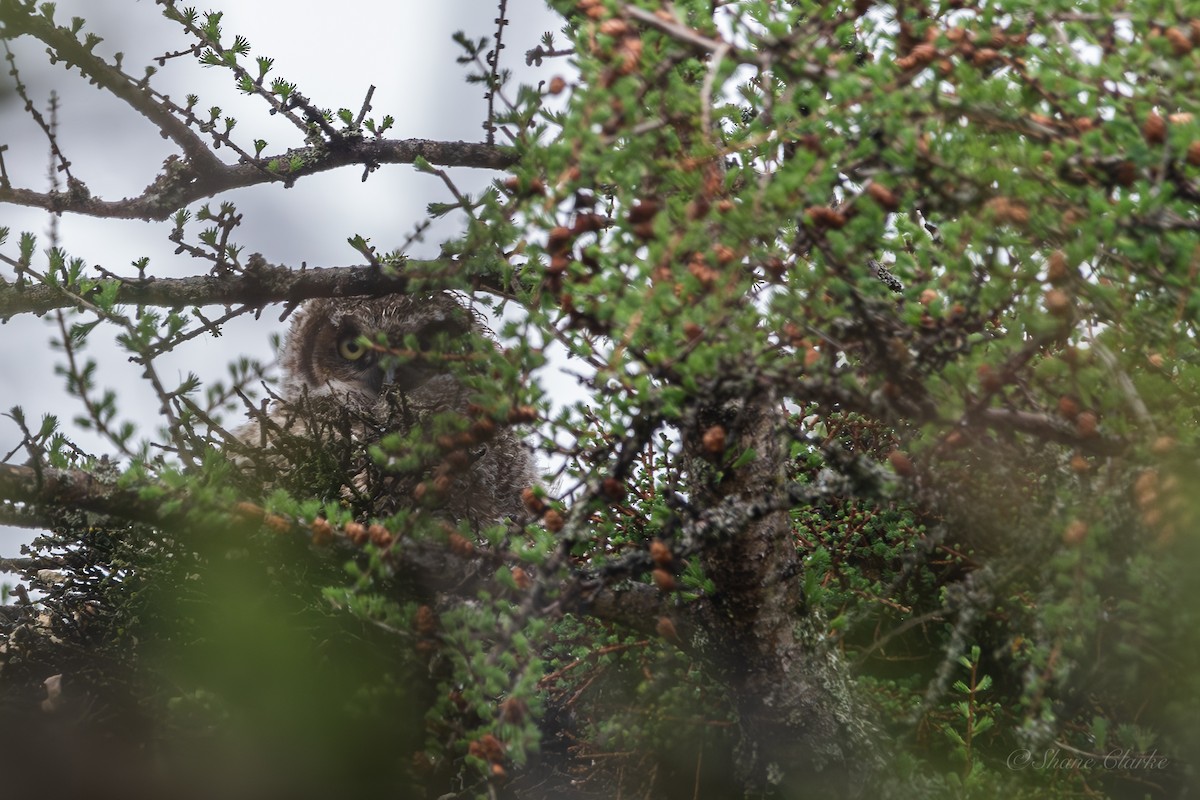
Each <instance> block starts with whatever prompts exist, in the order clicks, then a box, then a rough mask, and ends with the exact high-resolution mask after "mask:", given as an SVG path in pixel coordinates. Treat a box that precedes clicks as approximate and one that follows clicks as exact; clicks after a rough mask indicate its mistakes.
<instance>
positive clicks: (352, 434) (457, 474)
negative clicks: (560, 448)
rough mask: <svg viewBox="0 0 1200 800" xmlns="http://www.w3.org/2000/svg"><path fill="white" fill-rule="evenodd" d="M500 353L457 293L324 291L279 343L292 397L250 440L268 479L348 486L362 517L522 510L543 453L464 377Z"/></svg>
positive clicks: (346, 496)
mask: <svg viewBox="0 0 1200 800" xmlns="http://www.w3.org/2000/svg"><path fill="white" fill-rule="evenodd" d="M494 350H495V345H494V343H493V342H492V341H491V339H490V338H488V334H487V330H486V328H484V327H483V325H482V324H481V322H480V321H479V319H478V318H477V317H476V315H474V314H473V313H472V312H471V311H469V310H468V309H466V308H464V307H463V305H462V304H461V303H459V302H458V300H456V299H455V298H454V297H453V296H451V295H449V294H447V293H435V294H429V295H390V296H386V297H378V298H322V299H318V300H311V301H309V302H308V303H307V304H306V305H305V306H304V307H303V308H302V309H301V310H300V311H299V312H298V313H297V314H296V316H295V317H294V318H293V321H292V326H291V329H290V330H289V332H288V335H287V338H286V340H285V342H284V346H283V350H282V352H281V354H280V366H281V367H282V369H283V382H282V389H281V394H280V398H279V400H278V401H277V402H276V403H275V404H274V405H273V406H272V407H271V409H270V410H269V412H268V413H267V414H266V415H263V414H257V415H254V416H255V418H254V420H253V421H252V422H251V423H249V424H248V425H246V426H244V427H243V428H242V429H241V430H239V431H238V433H237V435H238V438H239V439H241V440H242V441H243V442H245V443H247V444H250V445H254V446H255V448H256V449H257V451H258V453H259V454H260V455H259V456H256V457H253V458H251V459H249V461H251V462H252V466H253V471H254V472H255V473H256V474H257V475H258V477H259V478H260V479H262V480H263V481H264V482H265V483H267V484H268V485H270V486H279V487H282V488H285V489H287V490H289V491H291V492H292V493H293V494H296V495H303V494H313V493H316V494H325V495H326V496H327V497H329V496H334V497H339V498H340V499H341V500H342V501H343V502H345V503H347V504H349V505H350V506H351V507H352V508H353V509H354V510H355V512H356V514H357V515H358V516H382V515H386V514H391V513H395V512H397V511H401V510H404V509H407V508H416V507H422V508H427V509H430V510H432V511H434V512H435V513H436V514H438V515H439V516H441V517H443V518H450V519H452V520H455V521H458V520H467V521H469V522H470V523H471V524H472V525H473V526H475V527H479V526H481V525H488V524H491V523H494V522H497V521H500V520H502V519H503V518H505V517H508V516H515V515H517V514H519V513H520V511H521V502H520V494H521V490H522V489H523V488H525V487H527V486H529V485H530V484H531V483H532V482H533V480H534V469H533V460H532V457H531V455H530V453H529V451H528V449H527V448H526V447H525V445H524V444H523V443H522V442H521V441H520V440H519V439H518V438H517V437H516V435H515V434H514V433H513V431H511V430H510V429H508V428H507V427H504V426H497V425H495V424H494V423H493V421H491V420H490V419H483V418H481V417H480V416H479V412H478V410H477V409H476V410H475V414H474V415H473V414H472V413H471V409H469V406H470V400H471V392H470V391H469V390H468V389H467V387H466V386H465V385H464V378H465V377H466V376H468V375H470V374H472V373H473V372H474V373H475V374H479V371H480V368H482V367H485V366H486V363H487V356H488V355H489V353H490V352H494ZM372 451H374V452H372Z"/></svg>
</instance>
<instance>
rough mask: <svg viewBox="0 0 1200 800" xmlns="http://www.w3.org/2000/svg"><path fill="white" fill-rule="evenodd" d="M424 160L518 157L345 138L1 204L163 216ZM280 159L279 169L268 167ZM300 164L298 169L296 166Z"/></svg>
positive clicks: (181, 164)
mask: <svg viewBox="0 0 1200 800" xmlns="http://www.w3.org/2000/svg"><path fill="white" fill-rule="evenodd" d="M418 158H423V159H425V160H426V161H428V162H429V163H431V164H437V165H441V166H448V167H477V168H481V169H495V170H500V169H504V168H505V167H508V166H509V165H511V164H512V163H514V162H515V161H516V156H515V155H514V154H513V152H512V151H511V150H508V149H506V148H502V147H498V146H493V145H486V144H478V143H473V142H436V141H430V140H428V139H403V140H400V139H358V140H345V141H343V142H339V143H338V145H337V146H336V147H334V146H330V145H320V146H312V147H304V148H299V149H296V150H289V151H288V152H286V153H284V154H282V155H278V156H270V157H263V158H259V159H256V160H254V161H251V162H245V163H241V164H233V165H225V164H222V163H221V162H220V161H216V160H212V159H206V160H205V161H204V164H203V166H199V167H198V166H196V164H194V163H193V162H191V161H181V160H178V159H169V160H168V161H167V164H166V166H165V168H164V169H163V171H162V173H160V174H159V176H158V177H157V178H155V179H154V182H153V183H151V184H150V185H149V186H147V187H146V189H145V190H144V191H143V192H142V193H141V194H140V195H138V196H137V197H128V198H125V199H123V200H101V199H100V198H97V197H92V196H91V195H90V194H89V193H88V192H87V191H86V190H82V191H81V190H75V191H70V192H35V191H31V190H29V189H18V188H13V187H7V186H0V202H2V203H14V204H16V205H22V206H31V207H34V208H43V209H45V210H47V211H53V212H55V213H61V212H63V211H71V212H74V213H77V214H86V215H88V216H93V217H108V218H113V219H145V220H163V219H166V218H167V217H168V216H170V215H171V214H172V213H173V212H175V211H178V210H179V209H181V208H183V207H185V206H187V205H188V204H189V203H192V202H195V201H196V200H202V199H204V198H206V197H212V196H214V195H217V194H220V193H221V192H226V191H229V190H230V189H241V188H244V187H247V186H256V185H258V184H260V183H268V182H272V181H279V182H282V183H284V184H286V185H291V184H292V183H293V182H295V180H296V179H297V178H301V177H304V176H306V175H313V174H315V173H318V172H326V171H328V170H331V169H338V168H340V167H345V166H350V165H352V164H359V165H365V166H377V165H379V164H411V163H413V162H414V161H416V160H417V159H418ZM272 162H274V163H275V164H276V165H277V170H276V171H274V172H272V171H270V170H269V169H268V167H269V166H270V165H271V164H272ZM293 162H295V163H296V164H297V166H296V168H295V169H292V168H291V167H290V165H291V164H292V163H293Z"/></svg>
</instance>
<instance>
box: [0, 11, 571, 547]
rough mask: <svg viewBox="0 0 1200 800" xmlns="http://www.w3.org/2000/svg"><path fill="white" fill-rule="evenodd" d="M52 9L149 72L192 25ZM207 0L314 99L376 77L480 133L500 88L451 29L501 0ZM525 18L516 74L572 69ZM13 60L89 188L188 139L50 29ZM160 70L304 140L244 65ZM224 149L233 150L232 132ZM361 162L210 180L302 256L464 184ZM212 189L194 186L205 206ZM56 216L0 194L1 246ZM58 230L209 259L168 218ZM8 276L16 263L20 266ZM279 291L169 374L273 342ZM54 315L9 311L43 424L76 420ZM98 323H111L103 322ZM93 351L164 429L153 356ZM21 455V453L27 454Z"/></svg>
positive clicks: (3, 543) (19, 151)
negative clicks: (64, 46)
mask: <svg viewBox="0 0 1200 800" xmlns="http://www.w3.org/2000/svg"><path fill="white" fill-rule="evenodd" d="M56 5H57V11H56V14H55V19H56V21H57V22H58V23H59V24H67V22H68V20H70V18H71V17H73V16H81V17H84V18H85V19H86V20H87V24H86V26H85V28H84V30H85V32H86V31H90V32H93V33H96V34H97V35H99V36H102V37H103V39H104V41H103V42H102V43H101V44H100V45H98V47H97V49H96V52H97V53H98V54H100V55H104V56H111V55H112V54H113V53H115V52H123V53H124V54H125V55H124V62H123V63H124V67H125V69H126V71H127V72H130V73H133V74H140V71H141V69H142V66H143V65H146V64H150V63H152V61H153V58H154V57H156V56H158V55H160V54H162V53H164V52H168V51H172V50H181V49H184V48H186V47H187V46H188V45H189V44H190V41H189V40H188V39H187V37H186V36H185V35H184V34H183V32H182V31H181V30H180V29H179V27H178V26H177V25H175V24H174V23H171V22H170V21H168V20H166V19H165V18H164V17H163V16H162V13H161V6H158V5H156V4H155V3H153V2H151V0H103V2H96V0H60V2H58V3H57V4H56ZM196 5H197V8H198V9H199V10H218V11H223V12H224V15H225V16H224V19H223V21H222V26H223V30H224V33H225V35H226V37H227V40H231V39H232V36H233V34H235V33H236V34H241V35H242V36H245V37H246V38H247V39H249V41H250V45H251V48H252V49H251V55H252V56H256V55H265V56H270V57H272V58H274V59H275V67H274V70H273V72H272V75H274V76H279V77H282V78H284V79H286V80H288V81H291V82H294V83H296V84H297V86H298V89H299V91H300V92H302V93H303V94H305V95H306V96H307V97H309V98H310V99H311V100H312V101H313V102H314V103H315V104H316V105H317V106H321V107H329V108H333V109H337V108H340V107H347V108H351V109H353V110H354V111H355V112H357V110H358V108H359V107H360V105H361V103H362V99H363V97H364V95H365V94H366V91H367V89H368V87H369V86H370V85H372V84H374V85H375V87H376V90H375V95H374V98H373V101H372V105H373V108H374V110H373V112H372V116H374V117H375V118H376V119H381V118H382V117H383V116H384V115H385V114H391V115H392V116H394V117H395V118H396V125H395V127H394V128H393V130H392V131H389V135H390V136H395V137H397V138H413V137H416V138H428V139H443V140H458V139H462V140H468V141H479V140H481V138H482V136H483V130H482V128H481V123H482V121H483V119H484V117H485V111H486V105H485V101H484V99H483V96H482V89H481V87H480V86H478V85H468V84H467V83H466V82H465V80H464V78H465V75H466V70H465V69H464V68H463V67H462V66H460V65H458V64H456V63H455V58H456V57H457V56H458V55H459V54H460V53H461V49H460V48H459V47H458V46H457V45H456V44H455V43H454V42H453V41H452V39H451V35H452V34H453V33H454V32H455V31H456V30H463V31H465V32H466V33H467V34H468V35H469V36H470V37H472V38H475V39H478V38H480V37H483V36H488V37H490V36H492V35H493V34H494V29H495V23H494V20H495V17H496V12H497V8H496V4H495V3H494V2H488V1H487V0H441V2H437V3H429V2H418V1H417V0H397V1H394V2H387V3H382V2H373V1H372V0H341V2H337V3H331V2H320V1H319V0H253V1H252V2H245V0H242V1H241V2H239V1H238V0H212V2H208V3H197V4H196ZM508 11H509V16H510V19H511V21H512V24H511V25H510V26H508V27H507V28H506V30H505V44H506V48H505V50H504V52H503V65H504V66H505V67H507V68H509V69H511V70H512V71H513V72H514V73H515V77H516V78H517V79H518V80H521V79H526V80H533V81H536V80H537V79H539V78H541V79H547V78H549V76H550V75H552V74H555V73H556V72H562V71H563V70H565V69H566V64H564V63H562V62H559V63H556V64H551V65H547V66H544V67H542V68H541V69H540V70H531V69H529V68H527V67H526V66H525V60H524V53H525V51H527V50H529V49H530V48H532V47H534V46H536V45H537V43H538V41H539V39H540V37H541V35H542V33H544V32H545V31H548V30H552V31H556V32H557V31H558V29H559V27H560V21H559V19H558V18H557V17H556V15H554V14H552V13H551V12H550V11H549V10H548V9H547V8H546V7H545V5H544V3H543V2H542V1H541V0H510V2H509V3H508ZM10 47H11V48H12V51H13V53H14V55H15V56H16V58H17V67H18V69H20V71H21V77H22V80H23V81H24V83H25V84H26V86H27V88H28V92H29V94H30V97H31V99H32V100H33V101H34V102H35V103H36V104H40V105H41V107H42V108H43V110H44V109H45V104H46V102H47V100H48V98H49V96H50V92H51V91H52V90H53V91H55V92H57V93H58V95H59V98H60V111H59V114H58V124H59V142H60V145H61V146H62V148H63V151H64V153H65V154H66V157H67V158H68V159H69V160H70V161H71V169H72V172H73V173H74V174H75V175H76V177H78V178H80V179H81V180H83V181H85V182H86V183H87V184H88V186H89V188H90V189H91V191H92V193H93V195H97V196H100V197H103V198H104V199H118V198H121V197H126V196H132V195H137V194H140V193H141V191H142V189H143V188H144V187H145V186H146V185H147V184H149V183H150V182H151V181H152V180H153V179H154V177H155V175H156V173H157V171H158V170H159V168H160V167H161V164H162V162H163V160H164V159H165V158H166V157H167V156H169V155H171V154H172V153H174V152H176V151H175V150H174V149H173V147H172V145H171V143H170V142H168V141H166V140H164V139H162V138H161V136H159V134H158V132H157V130H156V129H155V127H154V126H153V125H152V124H151V123H149V122H148V121H146V120H145V119H144V118H142V117H140V116H139V115H138V114H136V113H135V112H133V111H132V110H131V109H130V108H129V107H128V106H126V105H124V104H122V103H121V102H120V101H118V100H116V99H115V98H113V97H112V96H111V95H109V94H107V93H104V92H100V91H98V90H96V89H95V88H94V87H90V86H89V85H88V84H87V82H86V81H85V80H84V79H82V78H81V77H80V76H79V73H78V71H74V72H67V71H66V70H64V69H63V67H62V65H61V64H59V65H57V66H53V67H52V66H50V65H49V64H48V63H47V60H46V58H45V55H44V51H45V47H44V45H41V44H40V43H38V42H36V41H34V40H32V39H29V38H28V37H24V38H21V39H17V40H15V41H13V42H11V43H10ZM153 81H154V85H155V86H156V87H157V88H158V89H159V90H160V91H163V92H165V93H167V94H169V95H170V96H171V97H172V99H175V100H178V101H182V99H183V96H184V95H185V94H187V93H195V94H199V95H200V102H199V108H203V109H207V108H209V107H211V106H220V107H221V108H222V113H223V115H231V116H234V117H236V118H237V119H238V126H237V128H235V130H234V135H235V137H240V138H239V141H240V142H241V143H242V145H243V146H244V147H246V148H247V149H251V150H252V147H251V145H250V142H251V141H252V140H253V139H256V138H262V139H266V140H267V141H268V142H269V145H268V147H267V150H266V151H267V152H282V151H283V150H286V149H287V148H288V147H295V146H299V145H301V144H302V142H301V141H300V139H299V136H298V132H297V131H296V129H295V128H294V127H293V126H291V125H290V124H288V123H286V122H284V121H282V120H281V119H279V118H278V117H270V116H268V115H267V113H266V106H265V104H264V103H263V102H262V101H261V100H256V99H255V98H247V97H245V96H243V95H240V94H239V93H238V92H237V91H236V89H235V88H234V82H233V78H232V76H231V75H230V74H229V73H228V72H225V71H223V70H214V69H205V68H202V67H200V66H199V65H198V64H197V63H196V62H195V60H194V59H191V58H187V57H184V58H179V59H175V60H173V61H168V62H167V65H166V66H165V67H164V68H162V69H160V71H159V73H158V74H157V75H156V76H155V77H154V79H153ZM11 89H12V83H11V80H10V79H7V78H3V79H0V144H7V145H8V150H7V151H6V152H5V153H4V154H3V157H4V162H5V166H6V168H7V171H8V175H9V177H10V179H11V180H12V182H13V184H14V185H16V186H22V187H26V188H32V189H38V190H46V189H47V188H48V186H49V184H48V178H47V174H48V171H47V164H48V148H47V145H46V141H45V138H44V137H43V136H42V134H41V132H40V131H39V130H38V128H37V126H36V125H35V124H34V123H33V122H32V121H31V119H30V118H29V115H27V114H25V113H24V112H23V111H22V109H21V104H20V101H19V99H18V98H17V97H16V96H15V95H14V94H13V93H12V91H11ZM218 154H219V155H223V157H225V158H231V156H230V155H229V154H225V151H224V150H221V151H218ZM453 174H454V178H455V180H456V182H458V183H459V185H460V186H461V187H462V188H463V189H465V190H468V191H478V190H479V189H480V188H482V187H483V186H485V185H486V184H487V183H488V181H490V180H491V179H493V178H494V177H495V175H494V174H492V173H488V172H483V171H477V170H457V171H455V172H454V173H453ZM361 175H362V170H361V168H350V169H345V170H341V171H337V172H330V173H325V174H322V175H316V176H312V177H309V178H305V179H303V180H301V181H299V182H298V184H297V185H296V186H295V187H294V188H293V189H290V190H287V191H284V190H281V189H280V188H279V187H278V186H270V185H264V186H258V187H253V188H249V189H243V190H238V191H235V192H230V193H228V194H226V195H220V196H218V197H217V198H213V201H214V203H216V202H220V201H224V200H229V201H232V202H234V203H236V204H237V206H238V210H239V211H240V212H241V213H243V214H244V217H245V219H244V221H243V224H242V226H241V227H240V228H239V229H238V230H237V231H236V232H235V236H236V238H237V241H238V243H240V244H242V245H244V246H245V252H246V253H252V252H261V253H262V254H263V255H264V256H265V257H266V259H267V260H268V261H269V262H272V263H277V264H290V265H296V266H298V265H299V264H300V263H301V262H307V263H308V264H309V265H311V266H331V265H347V264H355V263H361V261H362V259H361V257H360V256H359V255H358V254H357V253H356V252H354V251H353V250H352V249H351V248H350V247H349V246H348V245H347V244H346V237H348V236H351V235H353V234H361V235H363V236H366V237H369V238H370V239H371V241H372V244H374V245H376V246H377V247H379V249H380V250H383V251H386V250H389V249H392V248H393V247H396V246H399V245H400V244H401V243H402V242H403V241H404V240H405V238H406V236H407V234H408V233H409V232H410V231H411V230H412V229H413V226H414V225H415V224H416V223H417V222H419V221H420V220H422V219H423V218H424V216H425V207H426V205H427V204H428V203H429V202H431V201H446V200H449V199H451V198H450V197H449V195H448V193H447V191H446V189H445V187H444V185H443V184H442V183H441V182H440V181H439V180H438V179H436V178H434V177H432V176H428V175H423V174H420V173H417V172H416V171H415V170H413V169H412V168H411V167H410V166H406V165H396V166H385V167H383V168H382V169H380V170H379V171H377V172H376V173H374V174H373V175H372V176H371V178H370V179H369V180H368V182H367V183H366V184H365V185H364V184H363V183H361V180H360V179H361ZM199 205H200V204H198V203H197V204H194V205H193V206H191V208H192V209H193V210H194V209H195V208H197V207H199ZM49 223H50V220H49V216H48V215H47V214H46V213H44V212H37V211H32V210H27V209H22V208H17V207H14V206H9V205H0V226H3V227H8V228H10V229H11V231H12V233H11V234H10V238H9V242H8V243H7V244H6V245H4V246H3V247H4V250H5V253H6V254H8V255H10V256H15V255H16V242H17V238H18V235H19V232H20V231H26V230H27V231H32V232H34V233H36V234H38V235H39V236H40V237H42V238H41V239H40V243H39V244H40V246H44V245H45V241H46V240H45V238H44V235H45V233H46V232H47V231H48V230H49ZM459 225H461V222H460V221H458V220H453V221H449V222H445V223H441V224H440V225H439V226H436V227H435V228H433V229H431V231H430V232H429V233H428V234H427V235H426V239H425V241H424V243H419V244H416V245H415V246H413V247H412V248H410V250H409V253H410V255H412V256H414V257H421V256H431V255H434V254H436V253H437V250H438V245H439V243H440V242H441V241H442V240H444V239H445V238H446V237H447V235H448V234H449V233H450V232H451V230H450V228H451V227H457V226H459ZM58 231H59V239H60V243H61V245H62V246H63V247H64V248H66V249H67V251H68V252H69V253H70V254H71V255H72V256H76V257H81V258H83V259H84V260H85V261H86V262H87V263H88V264H92V265H96V264H99V265H102V266H104V267H105V268H107V269H109V270H112V271H113V272H116V273H119V274H131V273H132V272H133V269H132V268H131V267H130V263H131V262H132V261H134V260H135V259H138V258H141V257H145V256H149V257H150V258H151V263H150V267H149V270H148V271H149V272H150V273H152V274H154V275H157V276H176V275H185V274H193V273H196V272H198V271H203V270H204V269H205V266H206V265H205V264H204V263H202V262H198V261H194V260H191V259H189V258H188V257H187V256H185V255H183V256H176V255H174V253H173V251H174V245H173V244H172V243H170V242H169V241H168V240H167V234H168V233H169V231H170V224H169V223H168V224H160V223H146V222H125V221H112V220H92V219H87V218H84V217H79V216H75V215H64V216H63V217H62V218H61V219H60V220H59V221H58ZM0 276H3V277H4V278H5V279H6V280H7V279H11V278H12V274H11V272H10V271H9V270H8V269H7V268H6V267H0ZM278 314H279V308H278V307H275V308H274V309H268V311H267V312H265V313H264V315H263V318H262V320H259V321H257V322H256V321H254V320H253V319H252V318H243V319H241V320H238V321H235V322H234V323H231V324H230V325H228V326H227V327H226V330H225V335H224V336H223V337H221V338H220V339H213V338H212V337H202V338H200V339H197V340H195V341H193V342H191V343H189V344H188V345H186V346H185V347H182V348H180V350H179V351H178V352H176V353H172V354H170V360H169V361H167V360H166V359H164V363H163V364H162V365H160V368H161V369H162V371H163V373H164V379H165V380H170V379H171V378H172V377H175V376H182V375H183V374H185V373H186V372H189V371H191V372H196V373H197V374H199V375H200V376H201V377H202V378H206V379H209V378H219V377H222V376H223V375H224V373H225V365H226V364H228V363H229V362H230V361H232V360H234V359H235V358H237V357H238V356H239V355H243V354H245V355H250V356H253V357H257V358H259V359H262V360H269V359H270V358H271V356H272V351H271V348H270V345H269V338H270V334H271V333H272V332H273V331H280V330H281V329H282V327H283V326H282V325H281V324H280V323H278V322H277V318H278ZM55 328H56V325H55V323H54V321H53V319H52V316H48V317H47V318H45V319H37V318H34V317H32V316H29V315H24V316H20V317H17V318H15V319H13V320H11V321H9V322H8V323H6V324H4V325H3V326H0V374H2V375H3V376H4V377H3V378H2V379H0V411H7V410H8V409H10V408H11V407H12V406H14V405H20V406H22V407H23V408H24V409H25V412H26V414H27V416H29V417H30V418H31V419H32V421H33V422H34V424H36V421H37V420H38V419H39V418H40V416H41V415H42V414H44V413H53V414H56V415H58V416H59V417H60V418H61V419H62V420H63V421H64V422H65V423H67V425H68V426H69V427H73V426H70V422H69V421H70V419H71V418H72V417H74V416H75V415H77V414H78V413H79V412H80V408H79V406H78V401H77V400H72V399H70V398H68V397H67V396H66V393H65V391H64V388H63V387H64V384H63V379H62V378H61V377H59V376H56V375H55V374H54V365H55V364H56V363H58V362H59V361H60V360H61V354H58V353H56V352H54V351H52V350H51V348H50V339H51V338H52V337H53V336H55V335H56V331H55ZM98 332H99V331H98ZM89 353H90V354H91V355H93V356H94V357H95V358H96V359H97V361H98V362H99V364H100V366H99V375H98V378H99V383H100V384H101V385H102V386H103V387H108V388H113V389H115V390H117V391H118V393H119V396H120V398H121V404H120V408H121V411H122V413H123V416H125V417H127V418H131V419H133V420H134V421H136V422H138V423H140V424H143V425H145V428H144V433H145V435H147V436H150V435H153V432H154V429H155V427H156V426H157V419H158V411H157V402H156V401H155V399H154V397H153V395H152V394H151V393H150V392H149V391H148V390H147V388H146V387H145V386H144V385H143V384H144V381H143V380H142V379H141V378H140V376H139V371H138V370H137V369H136V368H135V367H134V366H133V365H131V364H129V363H128V362H127V361H126V360H125V356H123V355H122V354H121V353H120V352H118V351H116V349H115V348H114V347H105V346H104V342H103V341H101V340H100V339H97V341H95V343H94V344H92V345H91V346H90V348H89ZM78 438H79V439H80V441H81V443H84V444H85V446H88V447H91V448H92V449H94V450H96V451H97V452H104V450H105V449H106V448H104V446H103V445H102V444H101V443H100V442H99V441H98V440H96V439H93V438H90V437H89V436H88V435H87V434H86V433H84V434H80V435H79V437H78ZM19 441H20V436H19V434H18V432H17V430H16V427H15V426H14V425H13V423H12V422H11V421H10V420H8V419H0V455H4V454H5V453H7V452H8V451H9V450H11V449H13V447H15V446H16V445H17V444H18V443H19ZM14 460H23V459H22V457H21V456H18V457H16V458H15V459H14ZM25 538H27V533H17V532H14V531H5V530H4V529H0V555H10V554H12V553H13V552H15V550H16V548H17V546H19V542H20V541H21V540H23V539H25Z"/></svg>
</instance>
